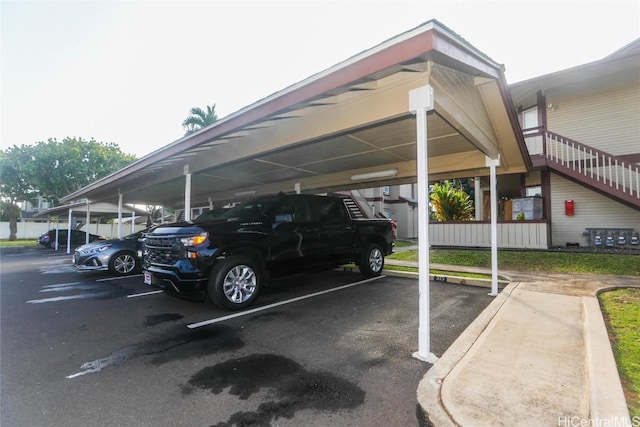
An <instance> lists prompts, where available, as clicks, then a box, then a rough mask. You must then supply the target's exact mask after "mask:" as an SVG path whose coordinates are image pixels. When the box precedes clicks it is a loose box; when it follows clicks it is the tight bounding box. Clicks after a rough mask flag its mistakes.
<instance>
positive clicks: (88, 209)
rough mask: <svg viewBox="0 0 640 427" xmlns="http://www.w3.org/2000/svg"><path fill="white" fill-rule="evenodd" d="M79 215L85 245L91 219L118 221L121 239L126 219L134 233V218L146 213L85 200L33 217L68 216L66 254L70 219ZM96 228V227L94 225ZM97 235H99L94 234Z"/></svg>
mask: <svg viewBox="0 0 640 427" xmlns="http://www.w3.org/2000/svg"><path fill="white" fill-rule="evenodd" d="M74 212H75V213H81V214H83V215H84V220H85V227H86V229H85V233H86V240H85V242H86V243H89V233H90V230H89V226H90V224H91V217H92V216H93V217H94V218H95V217H97V218H98V221H100V220H101V219H116V218H117V219H118V238H121V237H122V224H123V222H125V220H126V218H125V215H126V217H127V218H129V219H130V221H131V232H132V233H133V232H134V225H135V218H136V216H144V215H146V214H147V213H146V212H145V211H143V210H141V209H137V208H134V207H132V206H123V205H122V204H119V205H116V204H113V203H109V202H100V201H94V202H91V201H89V199H85V200H82V201H79V202H75V203H68V204H66V205H63V206H56V207H53V208H50V209H46V210H44V211H41V212H38V213H37V214H36V215H34V217H41V216H46V217H51V216H55V217H59V216H61V215H67V216H68V224H67V231H68V233H67V253H71V229H72V228H73V225H72V219H73V213H74ZM96 227H97V225H96ZM56 228H57V227H56ZM96 234H99V233H96Z"/></svg>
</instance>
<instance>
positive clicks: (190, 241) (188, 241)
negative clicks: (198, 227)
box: [180, 231, 209, 247]
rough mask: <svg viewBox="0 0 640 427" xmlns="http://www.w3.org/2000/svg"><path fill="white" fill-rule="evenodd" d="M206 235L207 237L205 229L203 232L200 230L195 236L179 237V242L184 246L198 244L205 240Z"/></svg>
mask: <svg viewBox="0 0 640 427" xmlns="http://www.w3.org/2000/svg"><path fill="white" fill-rule="evenodd" d="M207 237H209V233H207V232H206V231H205V232H202V233H200V234H198V235H197V236H191V237H183V238H181V239H180V242H181V243H182V244H183V245H184V246H185V247H190V246H198V245H199V244H201V243H203V242H204V241H205V240H207Z"/></svg>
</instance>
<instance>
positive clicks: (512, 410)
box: [387, 260, 640, 427]
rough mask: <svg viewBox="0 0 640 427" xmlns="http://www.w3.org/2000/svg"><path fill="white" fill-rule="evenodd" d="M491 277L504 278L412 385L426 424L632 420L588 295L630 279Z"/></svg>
mask: <svg viewBox="0 0 640 427" xmlns="http://www.w3.org/2000/svg"><path fill="white" fill-rule="evenodd" d="M396 263H397V262H394V260H387V264H396ZM404 265H406V263H404ZM431 268H432V269H442V270H449V271H456V270H460V268H459V267H456V266H445V265H431ZM465 270H466V269H465ZM480 270H481V271H479V269H473V271H475V272H487V271H486V270H482V269H480ZM489 273H490V271H489ZM500 274H501V275H502V276H506V277H509V278H510V280H511V282H510V284H509V285H507V286H506V287H505V288H504V289H502V291H501V292H500V294H499V295H498V296H497V297H496V299H495V300H494V301H492V302H491V303H490V304H489V306H488V307H487V308H486V309H485V310H484V311H483V312H482V313H481V315H480V316H478V318H477V319H476V320H475V321H474V322H473V323H472V324H471V325H469V327H468V328H467V329H466V330H465V332H464V333H463V334H462V335H461V336H460V337H459V338H458V339H457V340H456V341H455V342H454V343H453V344H452V345H451V347H450V348H449V349H448V350H447V351H446V352H445V353H444V354H443V355H442V356H441V357H440V358H439V359H438V361H437V362H436V363H435V364H434V365H433V367H431V369H429V371H428V372H427V374H426V375H425V377H424V378H423V379H422V381H421V382H420V384H419V387H418V390H417V397H418V402H419V405H420V407H421V409H422V411H423V412H424V418H425V419H426V420H428V421H427V422H426V424H427V425H429V424H430V425H434V426H456V425H460V426H472V427H476V426H514V425H517V426H567V427H570V426H577V425H590V426H591V425H598V426H599V425H611V426H613V425H615V426H632V423H631V420H630V418H629V412H628V409H627V406H626V402H625V399H624V395H623V391H622V386H621V384H620V379H619V376H618V371H617V367H616V364H615V360H614V357H613V353H612V351H611V346H610V343H609V338H608V335H607V330H606V327H605V324H604V320H603V318H602V313H601V311H600V305H599V303H598V300H597V293H598V292H599V291H601V290H604V289H609V288H616V287H640V278H636V277H621V276H591V275H564V274H549V275H547V274H531V275H530V274H526V275H523V274H521V273H519V272H504V271H501V272H500ZM634 421H635V420H634Z"/></svg>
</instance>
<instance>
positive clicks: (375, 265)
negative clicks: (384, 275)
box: [369, 248, 384, 273]
mask: <svg viewBox="0 0 640 427" xmlns="http://www.w3.org/2000/svg"><path fill="white" fill-rule="evenodd" d="M383 263H384V257H383V256H382V251H381V250H380V249H378V248H374V249H373V250H372V251H371V252H369V268H370V269H371V271H373V272H374V273H377V272H379V271H380V270H382V264H383Z"/></svg>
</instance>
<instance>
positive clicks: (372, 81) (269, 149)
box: [62, 20, 530, 208]
mask: <svg viewBox="0 0 640 427" xmlns="http://www.w3.org/2000/svg"><path fill="white" fill-rule="evenodd" d="M283 66H286V64H283ZM425 85H430V86H431V87H432V88H433V89H434V98H435V103H434V109H433V111H431V112H430V113H429V115H428V119H427V120H428V145H429V151H428V153H429V155H428V157H429V166H428V167H429V179H430V180H439V179H445V178H455V177H469V176H484V175H488V174H489V169H488V168H487V166H486V157H485V156H488V157H490V158H492V159H496V158H498V157H499V158H500V167H499V168H498V169H497V173H498V174H504V173H519V172H525V171H527V170H528V169H529V168H530V160H529V156H528V154H527V152H526V148H525V145H524V141H523V138H522V133H521V131H520V126H519V124H518V120H517V116H516V112H515V109H514V107H513V104H512V102H511V98H510V95H509V91H508V88H507V85H506V81H505V79H504V73H503V69H502V66H501V65H499V64H498V63H496V62H494V61H493V60H491V59H490V58H489V57H487V56H486V55H484V54H483V53H482V52H480V51H479V50H477V49H476V48H474V47H473V46H472V45H471V44H469V43H468V42H467V41H466V40H464V39H463V38H461V37H460V36H459V35H457V34H455V33H454V32H452V31H451V30H450V29H448V28H447V27H445V26H444V25H442V24H441V23H439V22H438V21H435V20H432V21H428V22H426V23H425V24H423V25H421V26H419V27H416V28H414V29H412V30H409V31H407V32H405V33H403V34H400V35H398V36H396V37H393V38H391V39H389V40H387V41H384V42H383V43H381V44H379V45H377V46H375V47H373V48H371V49H369V50H367V51H364V52H361V53H359V54H357V55H355V56H353V57H351V58H349V59H347V60H345V61H343V62H341V63H339V64H337V65H335V66H333V67H331V68H329V69H326V70H324V71H321V72H319V73H317V74H315V75H313V76H311V77H309V78H307V79H306V80H303V81H301V82H299V83H296V84H294V85H292V86H289V87H287V88H285V89H283V90H281V91H279V92H276V93H274V94H273V95H271V96H269V97H267V98H264V99H262V100H259V101H257V102H255V103H254V104H252V105H249V106H247V107H245V108H244V109H242V110H240V111H238V112H236V113H234V114H231V115H229V116H227V117H225V118H222V119H220V120H218V121H217V122H215V123H214V124H213V125H211V126H209V127H207V128H205V129H203V130H201V131H199V132H197V133H195V134H192V135H189V136H187V137H184V138H182V139H179V140H177V141H175V142H173V143H171V144H169V145H167V146H165V147H163V148H161V149H159V150H157V151H155V152H153V153H151V154H149V155H147V156H145V157H143V158H142V159H140V160H137V161H136V162H134V163H132V164H131V165H129V166H127V167H125V168H123V169H121V170H120V171H118V172H116V173H114V174H112V175H110V176H108V177H106V178H104V179H101V180H99V181H97V182H95V183H93V184H91V185H89V186H87V187H84V188H82V189H80V190H79V191H76V192H74V193H71V194H69V195H67V196H65V197H64V198H63V199H62V201H63V202H68V201H73V200H78V199H82V198H87V199H89V200H90V201H92V202H94V201H116V200H118V197H119V196H118V195H119V194H122V197H123V200H124V202H125V203H131V204H142V203H144V204H161V205H165V206H172V207H175V208H180V207H183V206H184V204H185V175H187V174H190V175H191V187H190V188H191V195H190V202H191V204H192V205H194V206H195V205H202V204H207V203H210V202H212V201H214V202H215V201H227V200H231V199H239V198H242V197H243V196H253V195H257V194H268V193H276V192H279V191H284V192H291V191H293V190H294V188H296V187H297V186H298V188H300V189H301V191H302V192H314V193H321V192H328V191H333V190H339V189H353V188H364V187H376V186H380V185H395V184H402V183H411V182H416V181H417V175H416V118H415V116H414V115H413V114H411V113H410V112H409V95H408V94H409V91H411V90H413V89H415V88H418V87H422V86H425ZM238 89H239V90H241V89H242V88H238ZM381 171H382V172H383V173H382V175H386V176H385V177H384V178H380V177H378V178H376V177H375V174H374V176H373V177H372V176H369V177H368V178H367V175H365V176H364V178H365V179H364V180H354V175H356V177H355V178H357V175H361V178H362V174H368V173H370V172H381Z"/></svg>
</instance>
